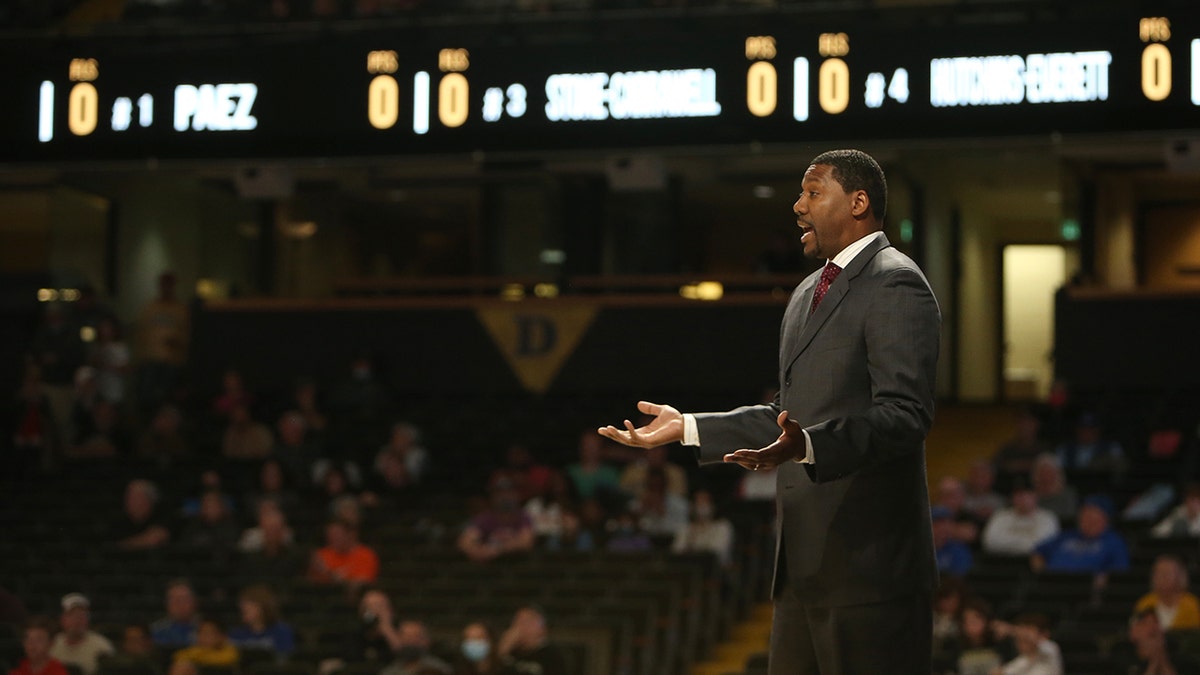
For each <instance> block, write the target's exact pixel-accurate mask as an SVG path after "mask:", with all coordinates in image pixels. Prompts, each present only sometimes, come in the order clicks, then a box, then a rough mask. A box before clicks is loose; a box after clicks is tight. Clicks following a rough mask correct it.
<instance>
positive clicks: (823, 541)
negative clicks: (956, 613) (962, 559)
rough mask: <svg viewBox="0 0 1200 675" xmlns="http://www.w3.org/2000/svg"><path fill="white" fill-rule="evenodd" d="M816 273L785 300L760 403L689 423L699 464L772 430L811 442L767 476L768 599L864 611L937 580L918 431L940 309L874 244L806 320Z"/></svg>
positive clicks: (758, 442)
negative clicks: (788, 429)
mask: <svg viewBox="0 0 1200 675" xmlns="http://www.w3.org/2000/svg"><path fill="white" fill-rule="evenodd" d="M819 278H820V271H818V272H816V273H814V274H813V275H812V276H810V277H808V278H807V279H805V280H804V281H803V282H802V283H801V284H800V285H799V286H798V287H797V288H796V291H795V292H794V293H793V294H792V298H791V301H790V302H789V303H788V307H787V311H786V312H785V313H784V318H783V327H782V330H781V338H780V347H779V388H780V391H779V396H778V398H776V400H775V403H774V404H773V405H759V406H748V407H744V408H738V409H737V410H733V411H730V412H724V413H701V414H698V415H696V424H697V430H698V431H699V435H700V444H701V445H700V450H699V453H698V456H699V459H700V462H701V463H702V464H704V463H709V462H719V461H721V458H722V456H723V455H724V454H725V453H727V452H731V451H733V450H737V449H739V448H760V447H763V446H765V445H768V444H769V443H771V442H772V441H774V440H775V439H776V438H777V437H778V436H779V433H780V430H779V427H778V426H777V425H776V421H775V420H776V417H777V416H778V414H779V411H780V410H782V409H786V410H787V411H788V417H789V418H790V419H791V420H793V421H795V422H797V423H798V424H800V426H802V427H804V428H805V429H806V430H807V431H808V434H809V437H810V438H811V439H812V446H813V463H812V464H800V463H796V462H785V463H784V464H783V465H782V466H780V467H779V470H778V472H777V473H778V478H777V480H778V495H777V497H776V500H777V504H778V509H779V511H778V512H779V519H778V520H779V532H778V546H777V548H776V551H777V553H776V558H775V581H774V591H773V593H774V594H775V595H778V594H779V593H780V591H781V590H782V588H783V586H784V583H785V580H786V583H787V584H789V585H790V586H791V587H792V588H793V590H794V591H795V592H796V593H798V595H799V597H800V598H801V600H802V601H804V602H806V603H809V604H812V605H815V606H838V605H852V604H860V603H870V602H878V601H882V600H886V599H889V598H893V597H896V596H899V595H905V594H912V593H914V592H920V593H931V592H932V590H933V588H934V587H935V585H936V583H937V567H936V562H935V558H934V551H933V535H932V531H931V529H932V528H931V525H930V517H929V489H928V485H927V482H926V477H925V436H926V434H927V433H928V431H929V427H930V424H931V423H932V421H933V405H934V377H935V374H936V369H937V357H938V342H939V328H940V324H941V313H940V311H939V309H938V305H937V300H936V299H934V296H933V291H932V290H930V288H929V283H928V281H926V279H925V276H924V275H923V274H922V273H921V270H920V269H919V268H918V267H917V265H916V264H915V263H914V262H913V261H912V260H911V259H909V258H908V257H907V256H905V255H904V254H903V253H900V252H899V251H897V250H896V249H894V248H892V247H891V244H890V243H889V242H888V241H887V238H886V237H880V238H879V239H878V240H877V241H875V242H872V244H871V245H869V246H867V248H866V249H864V250H863V251H861V252H860V253H859V254H858V256H857V257H855V258H854V260H853V261H851V262H850V264H849V265H847V266H846V268H845V269H844V270H843V271H842V273H841V274H840V275H839V276H838V278H837V279H836V280H835V281H834V282H833V284H831V285H830V287H829V290H828V292H827V293H826V295H825V298H824V299H823V300H822V302H821V304H820V306H819V307H818V308H817V311H816V312H815V313H813V314H812V315H811V316H810V315H809V307H810V306H811V304H812V296H813V289H814V287H815V286H816V284H817V281H818V279H819Z"/></svg>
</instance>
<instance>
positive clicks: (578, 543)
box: [545, 509, 597, 552]
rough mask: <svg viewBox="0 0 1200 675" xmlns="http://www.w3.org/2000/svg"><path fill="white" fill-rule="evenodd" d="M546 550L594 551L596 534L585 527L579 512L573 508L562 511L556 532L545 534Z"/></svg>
mask: <svg viewBox="0 0 1200 675" xmlns="http://www.w3.org/2000/svg"><path fill="white" fill-rule="evenodd" d="M545 545H546V550H548V551H578V552H583V551H594V550H595V549H596V548H597V546H596V536H595V535H594V534H593V533H592V532H591V531H590V530H587V529H584V527H583V523H582V522H581V521H580V519H579V513H577V512H576V511H575V510H573V509H566V510H564V511H563V512H562V518H561V519H560V523H559V528H558V530H557V531H556V532H553V533H551V534H549V535H546V538H545Z"/></svg>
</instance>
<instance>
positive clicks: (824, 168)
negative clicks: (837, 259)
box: [792, 164, 853, 259]
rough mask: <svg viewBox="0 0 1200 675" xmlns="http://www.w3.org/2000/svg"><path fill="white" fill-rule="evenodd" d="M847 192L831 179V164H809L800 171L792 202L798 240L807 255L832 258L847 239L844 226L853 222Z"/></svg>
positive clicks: (847, 242)
mask: <svg viewBox="0 0 1200 675" xmlns="http://www.w3.org/2000/svg"><path fill="white" fill-rule="evenodd" d="M850 206H851V195H850V194H847V192H846V190H845V189H844V188H843V187H842V185H841V183H838V182H837V181H836V180H834V178H833V167H832V166H829V165H828V164H813V165H812V166H810V167H808V170H807V171H805V172H804V180H803V181H801V183H800V197H799V198H797V199H796V203H795V204H793V205H792V212H793V213H795V214H796V224H797V225H798V226H799V227H800V230H801V232H802V234H801V235H800V243H801V244H803V245H804V255H806V256H808V257H809V258H817V259H821V258H832V257H833V256H835V255H837V254H838V253H839V252H840V251H841V250H842V249H843V248H845V247H846V244H849V243H850V242H849V241H846V239H847V238H848V227H847V226H848V225H849V224H850V223H852V222H853V217H852V216H851V211H850Z"/></svg>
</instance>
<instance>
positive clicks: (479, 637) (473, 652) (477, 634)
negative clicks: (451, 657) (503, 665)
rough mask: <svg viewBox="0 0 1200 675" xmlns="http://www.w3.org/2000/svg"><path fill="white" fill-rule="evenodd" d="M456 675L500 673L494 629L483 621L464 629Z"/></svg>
mask: <svg viewBox="0 0 1200 675" xmlns="http://www.w3.org/2000/svg"><path fill="white" fill-rule="evenodd" d="M459 649H460V653H459V657H458V661H457V662H456V664H455V669H454V673H455V675H494V674H495V673H499V672H500V661H499V660H498V658H497V656H496V640H495V638H494V636H493V635H492V629H491V628H489V627H488V625H487V624H485V623H483V622H482V621H475V622H472V623H469V624H467V625H466V626H465V627H463V636H462V645H461V646H460V648H459Z"/></svg>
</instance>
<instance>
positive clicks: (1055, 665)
mask: <svg viewBox="0 0 1200 675" xmlns="http://www.w3.org/2000/svg"><path fill="white" fill-rule="evenodd" d="M992 628H993V630H994V631H995V633H996V636H997V637H998V638H1000V639H1006V638H1007V639H1011V640H1012V641H1013V643H1014V644H1015V645H1016V648H1017V657H1016V658H1015V659H1013V660H1011V661H1009V662H1007V663H1005V664H1004V666H1002V667H1001V668H999V669H997V670H994V671H992V672H993V673H996V674H998V675H1063V663H1062V652H1061V651H1060V650H1059V648H1058V645H1057V644H1056V643H1055V642H1054V641H1053V640H1051V639H1050V622H1049V621H1048V620H1047V619H1046V617H1045V616H1044V615H1042V614H1034V613H1028V614H1022V615H1020V616H1018V617H1017V618H1016V620H1015V621H1013V623H1011V624H1009V623H1005V622H1003V621H993V622H992Z"/></svg>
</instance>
